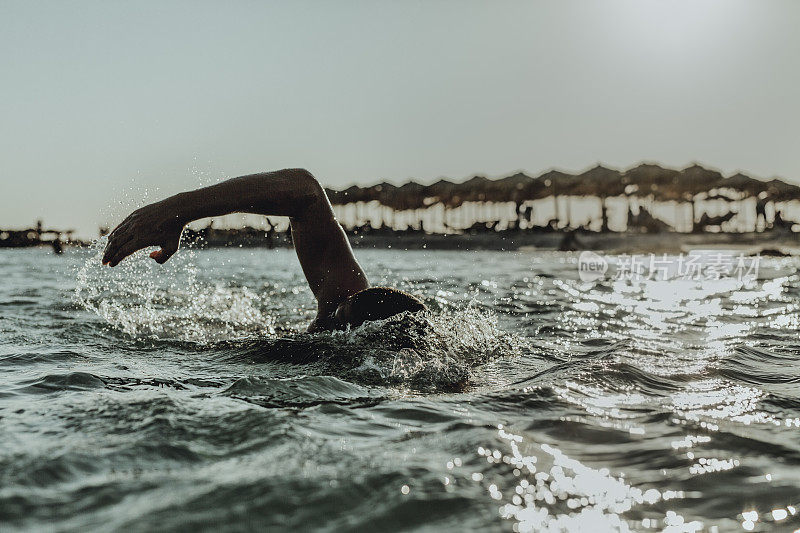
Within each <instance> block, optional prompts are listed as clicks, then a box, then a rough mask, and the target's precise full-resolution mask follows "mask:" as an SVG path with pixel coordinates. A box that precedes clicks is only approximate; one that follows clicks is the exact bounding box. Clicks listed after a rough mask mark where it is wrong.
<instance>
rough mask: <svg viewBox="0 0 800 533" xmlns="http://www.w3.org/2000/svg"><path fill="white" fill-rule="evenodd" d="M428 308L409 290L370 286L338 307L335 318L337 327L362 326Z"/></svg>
mask: <svg viewBox="0 0 800 533" xmlns="http://www.w3.org/2000/svg"><path fill="white" fill-rule="evenodd" d="M424 309H426V307H425V304H423V303H422V302H421V301H420V300H419V299H417V298H415V297H414V296H411V295H410V294H408V293H407V292H403V291H398V290H397V289H390V288H388V287H370V288H369V289H364V290H363V291H360V292H357V293H356V294H354V295H353V296H351V297H350V298H348V299H347V300H345V301H344V302H342V303H341V304H339V307H337V308H336V313H335V314H334V320H335V322H336V325H337V327H340V328H345V327H347V326H352V327H356V326H360V325H361V324H363V323H364V322H368V321H370V320H383V319H384V318H389V317H391V316H394V315H397V314H400V313H402V312H403V311H410V312H412V313H415V312H417V311H423V310H424Z"/></svg>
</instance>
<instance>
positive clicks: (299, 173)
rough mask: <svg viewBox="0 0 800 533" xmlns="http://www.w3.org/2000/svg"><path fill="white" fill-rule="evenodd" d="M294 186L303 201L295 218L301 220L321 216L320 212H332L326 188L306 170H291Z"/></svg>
mask: <svg viewBox="0 0 800 533" xmlns="http://www.w3.org/2000/svg"><path fill="white" fill-rule="evenodd" d="M289 172H291V175H292V180H293V182H294V186H295V187H296V188H297V189H296V190H297V192H298V198H301V199H302V201H301V203H300V206H299V211H298V212H297V213H296V214H295V216H294V217H296V218H300V217H305V216H307V215H315V214H317V215H318V214H319V212H320V210H321V209H322V210H330V203H329V201H328V195H327V194H325V188H324V187H323V186H322V185H321V184H320V182H319V181H318V180H317V178H315V177H314V175H313V174H312V173H311V172H309V171H308V170H306V169H304V168H293V169H290V170H289Z"/></svg>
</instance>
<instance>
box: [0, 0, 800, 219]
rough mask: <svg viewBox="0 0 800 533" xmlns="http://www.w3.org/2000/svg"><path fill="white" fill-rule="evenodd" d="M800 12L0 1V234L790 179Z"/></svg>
mask: <svg viewBox="0 0 800 533" xmlns="http://www.w3.org/2000/svg"><path fill="white" fill-rule="evenodd" d="M798 23H800V2H798V1H797V0H785V1H770V0H748V1H744V0H713V1H712V0H687V1H680V0H663V1H656V0H605V1H600V0H597V1H569V0H556V1H551V2H536V1H529V2H503V1H492V2H489V1H486V2H469V1H463V0H459V1H452V2H451V1H425V2H410V1H396V2H380V1H373V0H370V1H367V0H364V1H360V2H355V1H353V2H348V1H342V2H333V1H319V2H298V1H291V2H289V1H286V2H280V3H278V2H275V3H269V2H262V1H238V2H236V1H225V2H223V1H218V2H199V1H196V0H192V1H187V2H179V1H158V2H142V1H139V2H110V1H107V0H106V1H101V2H79V1H75V2H60V1H53V2H32V1H20V2H16V1H9V0H0V69H1V70H0V72H2V82H0V119H1V122H0V124H2V126H0V180H2V181H1V182H2V189H0V227H4V226H22V225H28V224H31V223H32V222H33V221H34V220H35V219H36V218H38V217H42V218H44V219H45V222H46V223H47V224H48V225H56V226H62V227H63V226H71V227H76V228H78V229H79V230H80V231H82V232H84V233H86V234H93V233H94V231H95V230H96V226H97V224H98V223H101V222H108V223H113V222H118V221H119V218H120V217H121V216H122V215H123V214H125V212H126V211H127V210H128V209H129V208H130V207H132V206H134V205H135V204H136V203H138V202H140V201H142V199H143V197H144V196H145V194H146V193H147V194H148V198H149V199H154V198H160V197H163V196H165V195H168V194H171V193H173V192H177V191H179V190H181V189H185V188H189V187H194V186H196V185H198V184H200V183H208V182H211V181H214V180H217V179H219V178H221V177H223V176H232V175H239V174H243V173H251V172H255V171H260V170H268V169H275V168H280V167H286V166H303V167H306V168H308V169H310V170H311V171H312V172H314V173H315V174H316V175H317V176H318V177H319V178H320V179H321V180H322V181H323V182H324V183H325V184H326V185H330V186H335V187H338V186H344V185H349V184H351V183H370V182H374V181H376V180H383V179H387V180H389V181H394V182H397V183H399V182H402V181H405V180H406V179H408V178H412V177H413V178H416V179H418V180H421V181H424V182H430V181H432V180H434V179H437V178H438V177H440V176H448V177H453V178H458V179H461V178H467V177H469V176H471V175H473V174H476V173H481V174H486V175H489V176H498V175H504V174H507V173H509V172H511V171H515V170H518V169H524V170H527V171H529V172H531V173H538V172H539V171H542V170H544V169H546V168H549V167H553V166H555V167H561V168H564V169H568V170H582V169H584V168H585V167H587V166H589V165H593V164H595V163H596V162H598V161H602V162H604V163H607V164H609V165H612V166H618V167H627V166H628V165H629V164H631V163H633V162H636V161H639V160H642V159H645V160H655V161H659V162H662V163H664V164H667V165H671V166H682V165H684V164H686V163H688V162H690V161H694V160H697V161H700V162H704V163H707V164H708V165H710V166H713V167H716V168H719V169H720V170H722V171H723V172H725V173H729V172H732V171H735V170H737V169H742V170H746V171H750V172H752V173H753V174H754V175H756V176H758V177H765V178H766V177H771V176H773V175H780V176H783V177H785V178H787V179H789V180H793V181H800V156H798V147H800V97H798V90H799V88H798V85H799V84H800V59H798V58H800V32H798Z"/></svg>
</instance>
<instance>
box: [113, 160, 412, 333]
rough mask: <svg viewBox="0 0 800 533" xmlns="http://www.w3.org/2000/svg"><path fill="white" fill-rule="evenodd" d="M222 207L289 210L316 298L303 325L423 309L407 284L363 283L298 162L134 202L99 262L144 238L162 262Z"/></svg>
mask: <svg viewBox="0 0 800 533" xmlns="http://www.w3.org/2000/svg"><path fill="white" fill-rule="evenodd" d="M229 213H254V214H258V215H275V216H287V217H289V223H290V225H291V231H292V239H293V240H294V246H295V250H296V252H297V258H298V259H299V260H300V266H301V267H302V268H303V273H304V274H305V276H306V280H307V281H308V285H309V286H310V287H311V292H312V293H314V297H315V298H316V299H317V316H316V318H314V321H313V322H312V323H311V324H310V325H309V327H308V331H309V332H314V331H324V330H331V329H345V328H346V327H348V326H352V327H355V326H359V325H361V324H363V323H364V322H367V321H370V320H381V319H384V318H389V317H390V316H394V315H396V314H399V313H402V312H403V311H410V312H416V311H421V310H424V309H425V305H424V304H423V303H422V302H421V301H420V300H418V299H417V298H415V297H414V296H412V295H410V294H408V293H406V292H403V291H399V290H396V289H390V288H386V287H370V285H369V281H367V276H366V274H364V270H363V269H362V268H361V265H359V264H358V261H356V258H355V256H354V255H353V250H352V248H351V247H350V243H349V241H348V240H347V236H346V235H345V233H344V230H343V229H342V227H341V226H340V225H339V223H338V222H337V221H336V217H335V216H334V213H333V208H332V207H331V203H330V201H328V196H327V195H326V194H325V189H323V188H322V186H321V185H320V184H319V182H318V181H317V180H316V178H314V176H312V175H311V173H310V172H308V171H307V170H303V169H284V170H277V171H275V172H263V173H260V174H252V175H249V176H242V177H239V178H233V179H230V180H227V181H224V182H221V183H218V184H216V185H211V186H210V187H204V188H202V189H197V190H195V191H189V192H184V193H180V194H176V195H175V196H171V197H170V198H167V199H165V200H161V201H160V202H156V203H153V204H150V205H146V206H144V207H142V208H140V209H137V210H136V211H134V212H133V213H131V214H130V215H128V217H127V218H126V219H125V220H123V221H122V223H120V225H119V226H117V227H116V228H115V229H114V231H112V232H111V233H110V234H109V236H108V244H107V245H106V248H105V251H104V252H103V264H104V265H105V264H107V265H109V266H112V267H113V266H116V265H118V264H119V262H120V261H122V260H123V259H125V258H126V257H127V256H129V255H131V254H132V253H134V252H136V251H138V250H141V249H142V248H147V247H149V246H158V247H160V249H159V250H156V251H154V252H152V253H151V254H150V257H152V258H153V259H154V260H155V261H156V262H157V263H160V264H163V263H164V262H166V261H167V260H168V259H169V258H170V257H172V255H173V254H174V253H175V252H177V251H178V246H179V245H180V240H181V232H182V231H183V228H184V226H186V224H188V223H190V222H192V221H194V220H197V219H200V218H206V217H217V216H222V215H227V214H229Z"/></svg>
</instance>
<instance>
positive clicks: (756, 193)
mask: <svg viewBox="0 0 800 533" xmlns="http://www.w3.org/2000/svg"><path fill="white" fill-rule="evenodd" d="M326 191H327V193H328V197H329V198H330V200H331V203H332V204H334V205H349V204H357V203H360V202H373V201H377V202H378V203H380V204H381V205H383V206H385V207H387V208H389V209H391V210H394V211H406V210H417V209H425V208H428V207H431V206H433V205H436V204H441V205H443V206H444V207H445V209H451V208H457V207H460V206H461V205H463V204H464V203H465V202H488V203H492V202H495V203H497V202H513V203H516V204H517V205H518V206H519V205H522V204H523V203H524V202H527V201H535V200H540V199H544V198H549V197H555V198H557V197H559V196H573V197H574V196H578V197H596V198H599V199H600V200H601V202H602V203H603V205H604V202H605V199H606V198H612V197H619V196H625V197H628V198H638V199H645V200H649V201H652V202H670V201H672V202H678V203H681V202H688V203H691V204H692V205H694V202H695V201H696V200H723V201H728V202H737V201H741V200H744V199H746V198H749V197H757V198H760V199H762V200H763V199H766V200H767V201H772V202H787V201H791V200H800V187H798V186H797V185H792V184H790V183H786V182H785V181H782V180H780V179H773V180H770V181H763V180H759V179H756V178H753V177H750V176H747V175H745V174H742V173H736V174H733V175H732V176H728V177H725V176H723V175H722V174H721V173H720V172H718V171H716V170H713V169H708V168H705V167H703V166H701V165H699V164H693V165H691V166H688V167H686V168H684V169H682V170H675V169H671V168H665V167H662V166H660V165H657V164H652V163H642V164H640V165H638V166H635V167H633V168H630V169H628V170H624V171H621V170H615V169H611V168H608V167H605V166H603V165H597V166H595V167H593V168H590V169H589V170H587V171H585V172H582V173H580V174H570V173H567V172H562V171H560V170H556V169H553V170H549V171H547V172H544V173H543V174H541V175H539V176H535V177H534V176H529V175H527V174H525V173H522V172H519V173H516V174H512V175H510V176H507V177H504V178H499V179H488V178H486V177H485V176H475V177H473V178H471V179H468V180H466V181H464V182H461V183H457V182H453V181H450V180H447V179H441V180H439V181H437V182H435V183H432V184H430V185H423V184H421V183H418V182H416V181H409V182H407V183H405V184H403V185H400V186H397V185H393V184H391V183H388V182H383V183H379V184H377V185H372V186H367V187H361V186H358V185H353V186H352V187H349V188H347V189H344V190H333V189H326ZM604 223H605V222H604Z"/></svg>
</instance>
